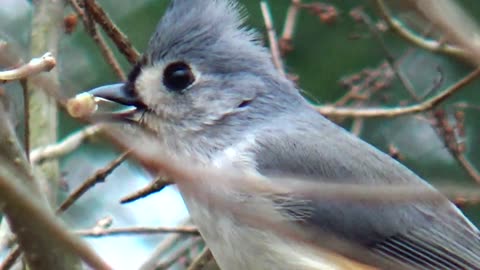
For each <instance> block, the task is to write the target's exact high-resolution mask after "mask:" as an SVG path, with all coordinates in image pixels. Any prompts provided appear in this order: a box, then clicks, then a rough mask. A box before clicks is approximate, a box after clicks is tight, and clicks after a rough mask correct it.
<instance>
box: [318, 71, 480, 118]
mask: <svg viewBox="0 0 480 270" xmlns="http://www.w3.org/2000/svg"><path fill="white" fill-rule="evenodd" d="M478 76H480V68H477V69H475V70H474V71H472V72H471V73H469V74H468V75H467V76H465V77H464V78H462V79H461V80H459V81H458V82H456V83H455V84H454V85H452V86H450V87H448V88H447V89H446V90H444V91H443V92H441V93H440V94H438V95H436V96H434V97H432V98H430V99H428V100H425V101H424V102H422V103H419V104H415V105H410V106H404V107H396V108H361V109H360V108H346V107H337V106H331V105H326V106H317V107H315V109H316V110H317V111H318V112H319V113H321V114H323V115H326V116H329V117H395V116H400V115H406V114H413V113H419V112H424V111H428V110H430V109H432V108H434V107H436V106H438V105H439V104H440V103H442V102H444V101H445V100H447V99H448V98H449V97H450V96H452V95H453V94H455V93H456V92H458V91H460V90H462V89H463V88H464V87H465V86H466V85H468V84H470V83H471V82H473V81H474V80H475V79H476V78H477V77H478Z"/></svg>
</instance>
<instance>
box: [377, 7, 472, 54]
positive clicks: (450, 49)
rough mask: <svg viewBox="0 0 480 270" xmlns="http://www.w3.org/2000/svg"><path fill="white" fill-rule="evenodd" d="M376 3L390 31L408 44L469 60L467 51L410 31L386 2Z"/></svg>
mask: <svg viewBox="0 0 480 270" xmlns="http://www.w3.org/2000/svg"><path fill="white" fill-rule="evenodd" d="M376 3H377V6H378V8H379V10H380V15H381V16H382V17H383V19H384V20H385V22H386V23H387V24H388V26H390V29H392V30H393V31H394V32H395V33H397V34H398V35H399V36H400V37H402V38H404V39H405V40H407V41H408V42H410V43H412V44H413V45H415V46H418V47H420V48H423V49H426V50H429V51H432V52H437V53H443V54H447V55H452V56H454V57H458V58H461V59H463V60H465V59H466V58H467V56H466V53H465V51H464V50H462V49H460V48H459V47H456V46H453V45H449V44H445V43H444V42H440V41H436V40H430V39H426V38H424V37H422V36H420V35H418V34H417V33H415V32H413V31H411V30H410V29H408V27H407V26H405V25H404V24H403V23H402V22H401V21H400V20H397V19H395V18H394V17H393V15H391V14H390V12H389V10H388V8H387V6H386V4H385V2H384V0H376Z"/></svg>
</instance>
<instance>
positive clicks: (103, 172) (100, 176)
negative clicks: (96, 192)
mask: <svg viewBox="0 0 480 270" xmlns="http://www.w3.org/2000/svg"><path fill="white" fill-rule="evenodd" d="M127 157H128V152H125V153H123V154H121V155H120V156H119V157H118V158H116V159H115V160H113V161H112V162H110V164H108V165H107V166H105V167H104V168H102V169H100V170H98V171H96V172H95V174H94V175H92V176H91V177H89V178H88V179H87V180H85V182H83V184H82V185H80V186H79V187H78V188H77V189H76V190H74V191H73V192H72V193H71V194H70V195H69V196H68V198H67V199H65V201H64V202H63V203H62V204H61V205H60V207H58V209H57V211H56V212H57V213H62V212H64V211H65V210H67V209H68V208H69V207H70V206H72V204H74V203H75V202H76V201H77V200H78V199H79V198H80V197H81V196H82V195H83V194H85V192H87V191H88V190H89V189H90V188H92V187H93V186H95V185H96V184H98V183H101V182H103V181H105V178H106V177H107V176H109V175H110V174H111V173H112V172H113V170H115V169H116V168H117V167H118V166H119V165H120V164H122V162H123V161H125V159H126V158H127Z"/></svg>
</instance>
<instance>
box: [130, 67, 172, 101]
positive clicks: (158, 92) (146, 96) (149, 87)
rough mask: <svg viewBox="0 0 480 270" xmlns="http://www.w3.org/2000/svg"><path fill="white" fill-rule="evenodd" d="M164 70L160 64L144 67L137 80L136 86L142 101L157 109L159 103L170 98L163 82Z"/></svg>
mask: <svg viewBox="0 0 480 270" xmlns="http://www.w3.org/2000/svg"><path fill="white" fill-rule="evenodd" d="M162 71H163V68H162V67H161V66H159V65H154V66H150V67H146V68H143V69H142V72H141V73H140V75H139V76H138V78H137V80H136V81H135V88H136V89H137V92H138V95H139V96H140V98H141V99H142V101H143V102H144V103H145V104H147V106H148V107H150V108H154V109H155V110H156V109H157V106H158V104H164V103H165V102H166V101H167V99H168V93H167V91H166V89H165V87H164V86H163V83H162Z"/></svg>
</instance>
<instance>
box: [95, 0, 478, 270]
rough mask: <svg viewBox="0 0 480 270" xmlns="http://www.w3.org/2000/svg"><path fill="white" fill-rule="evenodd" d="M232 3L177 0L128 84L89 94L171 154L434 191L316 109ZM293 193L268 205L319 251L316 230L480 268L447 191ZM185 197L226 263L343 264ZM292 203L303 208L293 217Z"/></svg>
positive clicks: (414, 262) (399, 259) (368, 247)
mask: <svg viewBox="0 0 480 270" xmlns="http://www.w3.org/2000/svg"><path fill="white" fill-rule="evenodd" d="M238 10H239V8H238V5H237V4H236V3H235V1H227V0H173V1H172V3H171V5H170V7H169V8H168V10H167V11H166V13H165V15H164V16H163V18H162V20H161V21H160V23H159V25H158V27H157V29H156V32H155V33H154V34H153V36H152V38H151V40H150V42H149V46H148V49H147V50H146V52H145V54H144V57H143V58H142V60H141V61H140V62H139V63H138V65H136V66H135V67H134V69H133V70H132V72H131V73H130V76H129V78H128V81H127V82H126V83H124V84H116V85H109V86H103V87H100V88H97V89H94V90H92V91H90V93H92V94H93V95H95V96H97V97H100V98H104V99H108V100H111V101H114V102H117V103H120V104H124V105H129V106H135V107H136V108H137V112H141V113H142V114H143V117H142V120H141V122H139V123H138V124H139V125H140V126H141V127H142V128H143V129H145V130H148V131H151V132H153V133H154V134H155V136H156V138H157V139H158V143H159V144H161V145H162V146H163V147H164V148H165V149H168V151H169V152H170V153H171V154H175V155H178V156H182V155H183V156H188V157H194V158H195V159H198V160H200V161H201V162H202V163H203V164H205V165H207V166H211V167H214V168H235V169H238V170H241V171H244V172H247V173H252V174H256V175H261V176H264V177H267V178H268V177H284V176H292V177H300V178H302V179H318V180H316V181H324V182H330V183H342V184H359V185H401V184H406V185H416V186H418V187H423V188H428V189H430V188H431V186H429V185H428V184H427V183H426V182H425V181H424V180H422V179H421V178H419V177H418V176H417V175H415V174H414V173H413V172H411V171H410V170H409V169H407V168H406V167H404V166H403V165H401V164H400V163H399V162H397V161H396V160H394V159H393V158H391V157H390V156H388V155H386V154H384V153H382V152H381V151H379V150H377V149H376V148H374V147H373V146H371V145H369V144H368V143H366V142H364V141H362V140H361V139H359V138H357V137H355V136H354V135H352V134H350V133H349V132H347V131H345V130H344V129H342V128H341V127H339V126H337V125H335V124H334V123H332V122H330V121H329V120H328V119H326V118H324V117H323V116H321V115H320V114H319V113H318V112H316V111H315V110H314V109H313V108H312V106H311V105H310V104H309V103H308V102H307V101H306V100H305V99H304V98H303V97H302V96H301V95H300V94H299V90H298V89H297V88H296V87H295V86H294V84H293V83H292V82H291V81H289V80H288V79H286V78H285V77H284V76H282V75H281V74H280V73H279V72H278V71H277V70H276V69H275V67H274V66H273V64H272V61H271V56H270V54H269V52H268V50H267V49H265V48H264V47H262V46H261V45H260V43H259V42H258V40H257V36H256V34H255V33H254V32H252V31H250V30H248V29H246V28H244V27H243V26H242V24H243V18H242V16H241V14H240V12H239V11H238ZM312 181H314V180H312ZM432 189H433V188H432ZM180 191H181V192H182V190H181V189H180ZM182 193H183V192H182ZM183 195H185V194H183ZM292 198H293V199H292V202H293V203H292V202H290V203H288V204H285V202H284V201H282V200H274V199H272V200H271V201H269V203H271V204H272V206H273V207H274V208H275V209H278V211H279V212H280V213H281V214H282V215H284V216H287V217H288V216H291V219H289V221H288V222H291V223H292V224H293V225H294V226H296V228H297V229H299V230H303V231H306V232H309V235H312V239H311V244H312V243H313V245H315V244H318V245H319V246H322V247H325V243H322V240H321V239H316V238H315V232H318V235H320V234H325V233H326V234H328V235H331V236H335V237H338V238H339V239H342V240H345V241H347V242H350V243H353V244H355V245H356V246H358V247H361V248H362V249H363V250H365V251H368V252H369V253H371V254H375V255H378V256H379V257H381V258H384V259H386V261H389V262H393V263H396V264H398V265H403V266H405V267H406V268H407V269H480V237H479V232H478V230H477V228H476V227H475V226H474V225H472V223H471V222H469V221H468V219H467V218H465V216H464V215H463V214H462V213H461V212H460V211H459V210H458V209H457V208H456V207H455V206H454V205H453V204H452V203H450V202H449V201H448V200H447V199H445V198H443V197H442V199H441V200H437V201H431V202H428V201H426V202H408V203H401V204H395V203H392V202H388V201H387V200H386V201H385V202H383V203H382V202H380V203H378V204H371V203H365V202H353V201H335V200H332V201H325V200H322V198H315V196H310V197H309V198H308V200H301V199H302V198H298V199H299V201H301V203H299V204H298V205H296V204H295V203H294V202H295V201H294V200H295V196H293V197H292ZM184 200H185V202H186V204H187V207H188V209H189V211H190V213H191V216H192V218H193V220H194V222H195V223H196V225H197V226H198V228H199V230H200V232H201V234H202V236H203V237H204V239H205V241H206V243H207V245H208V246H209V247H210V249H211V251H212V253H213V255H214V257H215V259H216V260H217V262H218V265H219V266H220V267H221V268H222V269H226V270H232V269H234V270H237V269H238V270H245V269H253V270H256V269H259V270H261V269H349V268H348V267H344V268H341V267H338V268H327V267H325V266H322V263H321V260H322V259H321V258H317V257H315V256H314V255H312V254H311V253H309V252H308V251H307V250H306V249H304V248H303V247H302V246H301V245H299V244H298V243H294V241H293V240H292V238H291V237H290V238H288V239H287V238H286V239H282V237H281V236H279V235H278V234H277V235H275V234H274V233H273V232H269V231H266V230H265V229H262V230H260V229H256V228H254V227H251V226H249V225H245V224H241V222H239V221H238V220H236V218H235V217H234V216H232V215H219V214H218V213H216V212H215V211H213V210H211V209H210V208H209V206H208V205H204V204H201V203H199V202H197V201H196V200H195V199H194V198H189V197H188V196H184ZM286 205H287V206H286ZM297 207H298V209H297ZM300 208H302V209H308V215H303V216H300V217H299V216H296V215H297V214H298V213H300V212H301V211H303V210H301V209H300ZM347 257H348V255H347ZM355 259H356V260H357V261H360V262H361V261H362V258H355ZM377 267H381V266H378V265H377ZM352 269H354V268H352Z"/></svg>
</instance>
